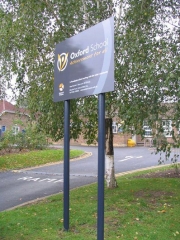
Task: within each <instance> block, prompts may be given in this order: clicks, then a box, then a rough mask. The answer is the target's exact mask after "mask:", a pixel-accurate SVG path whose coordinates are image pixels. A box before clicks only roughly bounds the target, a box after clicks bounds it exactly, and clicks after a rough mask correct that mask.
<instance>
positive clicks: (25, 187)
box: [0, 146, 170, 211]
mask: <svg viewBox="0 0 180 240" xmlns="http://www.w3.org/2000/svg"><path fill="white" fill-rule="evenodd" d="M71 149H81V150H83V151H85V152H88V153H89V156H88V157H86V158H82V159H80V160H73V161H71V163H70V189H73V188H76V187H80V186H83V185H87V184H90V183H93V182H96V181H97V166H98V148H97V147H92V146H90V147H88V146H71ZM158 159H159V155H155V154H152V150H151V149H148V148H146V147H132V148H128V147H124V148H114V162H115V173H116V174H117V173H122V172H126V171H132V170H137V169H141V168H147V167H153V166H157V165H158ZM169 163H170V161H168V162H167V164H169ZM62 191H63V163H56V164H51V165H45V166H41V167H36V168H31V169H21V170H17V171H7V172H0V193H1V194H0V211H3V210H6V209H8V208H12V207H14V206H17V205H20V204H23V203H26V202H29V201H32V200H36V199H39V198H42V197H46V196H49V195H51V194H56V193H60V192H62Z"/></svg>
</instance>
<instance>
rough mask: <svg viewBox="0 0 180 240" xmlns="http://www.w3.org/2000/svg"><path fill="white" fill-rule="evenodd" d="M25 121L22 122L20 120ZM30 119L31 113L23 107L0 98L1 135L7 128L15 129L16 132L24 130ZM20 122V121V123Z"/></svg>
mask: <svg viewBox="0 0 180 240" xmlns="http://www.w3.org/2000/svg"><path fill="white" fill-rule="evenodd" d="M19 120H20V121H21V122H22V123H23V125H22V124H20V121H19ZM28 120H29V115H28V114H27V113H26V110H25V109H23V108H17V106H16V105H13V104H12V103H10V102H8V101H6V100H0V136H2V135H3V134H4V132H5V131H7V130H11V129H12V130H13V132H14V134H17V133H18V132H20V131H23V130H24V126H25V125H26V124H27V121H28ZM18 122H19V123H18Z"/></svg>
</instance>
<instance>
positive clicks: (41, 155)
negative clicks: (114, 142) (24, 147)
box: [0, 149, 84, 171]
mask: <svg viewBox="0 0 180 240" xmlns="http://www.w3.org/2000/svg"><path fill="white" fill-rule="evenodd" d="M83 153H84V152H83V151H81V150H74V149H73V150H70V158H76V157H79V156H80V155H82V154H83ZM63 156H64V150H63V149H46V150H38V151H30V152H25V153H18V154H17V153H16V154H6V155H2V156H0V171H5V170H12V169H21V168H26V167H34V166H38V165H42V164H46V163H51V162H58V161H62V160H63Z"/></svg>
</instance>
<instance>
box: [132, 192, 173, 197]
mask: <svg viewBox="0 0 180 240" xmlns="http://www.w3.org/2000/svg"><path fill="white" fill-rule="evenodd" d="M134 195H135V197H137V198H139V197H143V198H145V197H148V198H153V199H158V198H160V197H164V196H166V197H167V196H172V195H173V193H172V192H165V191H148V192H145V191H142V190H140V191H138V192H135V194H134Z"/></svg>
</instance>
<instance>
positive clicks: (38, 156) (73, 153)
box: [0, 149, 84, 239]
mask: <svg viewBox="0 0 180 240" xmlns="http://www.w3.org/2000/svg"><path fill="white" fill-rule="evenodd" d="M83 153H84V152H83V151H81V150H70V158H76V157H79V156H80V155H82V154H83ZM63 157H64V150H63V149H58V150H57V149H46V150H39V151H30V152H25V153H19V154H17V153H16V154H6V155H2V156H0V171H4V170H11V169H20V168H26V167H34V166H38V165H41V164H46V163H50V162H58V161H62V160H63ZM0 239H1V238H0Z"/></svg>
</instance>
